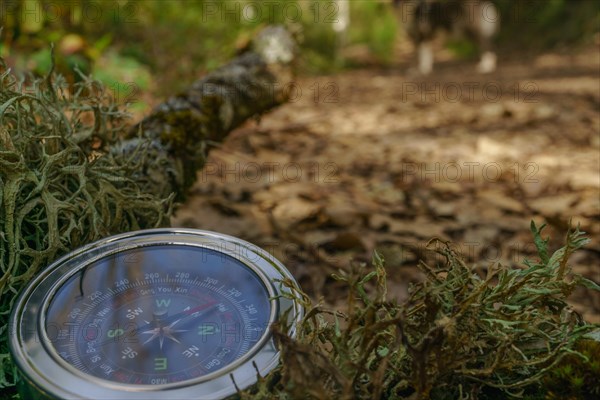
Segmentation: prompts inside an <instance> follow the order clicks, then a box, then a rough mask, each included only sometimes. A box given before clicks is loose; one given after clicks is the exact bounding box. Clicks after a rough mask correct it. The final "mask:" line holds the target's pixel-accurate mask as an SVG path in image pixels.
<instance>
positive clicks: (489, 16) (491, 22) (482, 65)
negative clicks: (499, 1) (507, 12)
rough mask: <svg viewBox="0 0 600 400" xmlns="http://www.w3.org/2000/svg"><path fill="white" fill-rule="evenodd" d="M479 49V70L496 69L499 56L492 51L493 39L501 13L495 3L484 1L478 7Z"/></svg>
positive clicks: (485, 71)
mask: <svg viewBox="0 0 600 400" xmlns="http://www.w3.org/2000/svg"><path fill="white" fill-rule="evenodd" d="M476 10H477V17H478V34H479V51H480V53H481V59H480V61H479V64H478V65H477V71H478V72H479V73H481V74H489V73H490V72H494V71H495V70H496V63H497V59H498V57H497V56H496V53H494V52H493V51H492V48H493V45H492V40H493V38H494V36H495V35H496V33H497V32H498V28H499V24H500V14H499V13H498V9H497V8H496V7H495V6H494V4H493V3H490V2H488V1H484V2H482V3H481V4H480V5H479V7H477V9H476Z"/></svg>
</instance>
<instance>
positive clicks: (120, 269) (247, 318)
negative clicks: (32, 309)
mask: <svg viewBox="0 0 600 400" xmlns="http://www.w3.org/2000/svg"><path fill="white" fill-rule="evenodd" d="M142 265H143V267H141V266H142ZM142 271H143V272H142ZM269 298H270V293H269V291H268V289H267V286H266V285H265V283H264V282H263V281H262V280H261V278H260V277H259V276H258V275H257V274H256V273H254V272H253V271H251V270H250V269H249V268H248V267H246V266H245V265H244V264H242V263H241V262H239V261H237V260H235V259H234V258H232V257H230V256H226V255H224V254H221V253H218V252H216V251H214V250H211V249H206V248H202V247H191V246H165V245H163V246H152V247H145V248H141V249H133V250H129V251H124V252H122V253H119V254H118V255H113V256H109V257H106V258H104V259H101V260H99V261H96V262H95V263H93V264H91V265H89V266H87V267H85V268H83V269H81V270H79V271H77V272H76V273H75V274H74V275H73V276H72V277H71V278H70V279H69V280H68V281H67V282H65V283H64V284H63V285H62V286H61V287H60V288H59V289H58V290H57V292H56V294H54V296H53V298H52V299H51V300H50V302H49V307H48V311H47V314H46V321H45V328H46V333H47V335H48V337H49V339H50V342H51V343H52V346H53V347H54V349H55V350H56V352H57V353H58V354H59V355H60V357H61V358H62V359H63V360H64V361H66V362H67V363H69V364H70V365H72V366H75V367H76V368H78V369H79V370H81V371H83V372H85V373H87V374H90V375H93V376H96V377H98V378H102V379H108V380H111V381H116V382H122V383H130V384H139V385H155V384H167V383H174V382H180V381H184V380H189V379H193V378H198V377H202V376H204V375H207V374H210V373H212V372H215V371H217V370H219V369H221V368H223V367H224V366H227V365H230V364H231V363H232V362H233V361H235V360H237V359H239V358H240V357H242V356H244V355H245V354H248V352H249V351H250V349H252V348H253V347H254V346H255V345H256V344H257V343H258V342H259V341H260V339H261V338H262V337H263V336H264V334H265V332H266V331H267V327H268V324H269V321H270V316H271V304H270V300H269ZM74 339H75V340H74Z"/></svg>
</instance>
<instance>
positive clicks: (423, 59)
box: [418, 42, 433, 75]
mask: <svg viewBox="0 0 600 400" xmlns="http://www.w3.org/2000/svg"><path fill="white" fill-rule="evenodd" d="M418 46H419V48H418V51H419V72H420V73H421V74H422V75H429V74H430V73H431V71H433V49H432V48H431V42H421V43H419V45H418Z"/></svg>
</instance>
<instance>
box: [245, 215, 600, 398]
mask: <svg viewBox="0 0 600 400" xmlns="http://www.w3.org/2000/svg"><path fill="white" fill-rule="evenodd" d="M531 229H532V233H533V235H534V242H535V244H536V245H537V248H538V253H539V255H540V261H538V262H531V261H526V262H525V267H524V268H507V267H503V266H496V267H495V268H490V269H489V270H488V271H487V274H486V275H485V276H483V275H480V274H479V273H477V271H474V270H473V269H471V268H469V267H468V266H467V265H465V263H464V262H463V261H462V258H461V256H460V255H459V254H458V253H456V251H455V250H454V249H453V247H452V245H451V244H450V243H443V242H440V241H439V240H433V241H431V242H430V245H429V247H430V248H431V249H432V250H433V251H435V252H437V253H439V254H441V255H442V256H444V258H445V260H446V262H445V264H444V265H440V266H429V265H426V264H424V263H421V265H420V267H421V270H422V271H423V272H424V274H425V276H426V278H425V280H424V281H423V282H421V283H419V284H416V285H412V286H411V288H410V290H409V298H408V300H407V301H406V302H403V303H401V304H400V303H398V302H397V301H395V299H394V298H390V296H389V295H388V294H387V292H386V280H385V276H386V270H385V268H384V261H383V259H382V258H381V257H380V256H379V255H377V254H375V257H374V258H373V263H372V264H373V266H372V267H368V266H354V267H353V268H351V269H350V270H349V271H347V272H343V273H340V274H339V275H338V276H336V279H338V280H341V281H343V282H344V283H345V284H346V287H347V289H348V291H347V293H348V297H347V300H346V309H347V310H346V311H345V312H341V311H339V310H338V311H336V310H330V309H327V308H326V307H324V306H323V305H321V304H317V305H313V304H311V302H310V301H308V300H307V297H306V296H302V297H301V298H300V299H299V301H301V302H303V303H304V305H305V307H306V308H307V310H308V312H307V313H306V316H305V318H304V320H303V322H302V324H301V325H300V327H299V334H298V338H297V339H295V340H292V339H291V338H289V337H288V336H287V335H286V334H285V331H286V327H280V328H278V329H276V330H275V333H276V336H277V338H278V341H279V344H280V347H281V353H282V361H283V362H282V364H281V367H280V368H279V370H278V371H277V372H276V373H275V374H273V375H271V376H269V377H266V378H263V379H261V380H260V383H259V385H258V386H257V387H255V388H253V389H250V390H248V391H246V392H243V393H240V396H241V397H242V398H243V399H250V398H278V399H280V398H281V399H296V398H311V399H331V398H338V399H378V398H386V399H387V398H389V399H410V400H416V399H434V400H446V399H448V400H449V399H506V398H510V397H513V396H514V397H519V396H521V397H522V396H528V398H530V399H534V398H538V399H542V398H546V397H548V398H586V397H585V396H590V395H591V394H590V393H592V392H593V391H598V384H597V382H598V379H597V378H598V362H597V351H598V343H599V342H598V341H594V342H593V343H594V344H593V345H592V347H591V348H590V347H589V346H590V345H589V344H588V342H589V339H587V337H586V335H588V334H589V333H590V332H592V331H597V330H598V329H599V328H600V327H599V326H598V325H593V324H588V323H585V321H583V320H582V319H581V317H580V316H579V315H578V314H577V313H576V312H575V311H573V309H572V308H571V307H570V306H569V305H568V302H567V299H568V296H569V294H570V293H571V292H572V291H573V289H574V288H575V287H577V286H584V287H587V288H589V289H591V290H600V287H599V286H598V285H597V284H595V283H594V282H592V281H589V280H587V279H585V278H583V277H581V276H579V275H575V274H572V272H571V271H570V269H569V267H568V257H569V255H571V254H572V253H573V252H574V251H576V250H577V249H579V248H580V247H582V246H583V245H584V244H585V243H587V241H588V240H587V239H586V238H585V237H583V233H582V232H580V231H579V229H573V230H570V231H569V233H568V235H567V238H566V242H567V243H566V245H565V246H564V247H563V248H561V249H559V250H557V251H556V252H554V254H553V255H552V256H550V255H549V254H548V248H547V245H548V241H547V240H545V239H542V236H541V231H542V229H543V226H542V227H540V228H539V229H538V228H537V227H536V226H535V224H533V223H532V228H531ZM582 346H583V347H582ZM592 352H593V353H592ZM594 357H596V358H594ZM557 376H558V377H560V379H562V381H564V382H565V384H564V385H563V384H562V383H558V382H560V381H557V380H556V377H557ZM548 382H554V383H555V384H553V385H548ZM567 388H569V389H567ZM582 394H585V396H584V397H577V396H578V395H582ZM563 395H567V396H571V397H561V396H563ZM573 396H574V397H573Z"/></svg>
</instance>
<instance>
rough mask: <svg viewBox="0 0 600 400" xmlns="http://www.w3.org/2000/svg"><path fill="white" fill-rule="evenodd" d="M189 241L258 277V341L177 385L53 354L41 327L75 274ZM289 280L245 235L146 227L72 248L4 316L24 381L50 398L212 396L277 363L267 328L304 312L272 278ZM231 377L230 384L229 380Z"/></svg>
mask: <svg viewBox="0 0 600 400" xmlns="http://www.w3.org/2000/svg"><path fill="white" fill-rule="evenodd" d="M169 245H174V246H182V245H183V246H192V247H202V248H207V249H210V250H213V251H216V252H220V253H223V254H225V255H227V256H230V257H232V258H234V259H235V260H237V261H239V262H241V263H242V264H243V265H244V266H245V267H246V268H248V269H250V270H251V272H252V273H254V274H256V276H258V277H259V279H260V281H261V282H262V283H263V284H264V287H265V289H266V290H267V292H268V294H269V296H270V304H271V310H270V315H269V327H268V328H267V329H266V330H265V332H264V333H263V335H262V337H261V338H260V340H259V341H258V342H257V343H256V344H255V345H253V346H252V348H251V349H250V350H249V351H248V352H247V353H246V354H245V355H244V356H242V357H240V358H239V359H237V360H235V361H233V362H231V363H230V364H228V365H226V366H224V367H223V368H220V369H218V370H216V371H214V372H211V373H209V374H207V375H204V376H201V377H198V378H194V379H190V380H185V381H181V382H175V383H168V384H157V385H133V384H124V383H118V382H113V381H110V380H107V379H102V378H98V377H95V376H93V375H90V374H87V373H85V372H84V371H81V370H79V369H77V368H76V367H74V366H72V365H70V364H69V363H68V362H67V361H65V360H64V359H62V357H60V355H59V354H58V353H57V351H56V349H55V348H54V346H53V344H52V343H51V341H50V338H49V337H48V334H47V332H46V329H45V326H46V325H45V322H46V312H47V310H48V307H49V305H50V303H51V301H52V299H53V296H54V295H55V294H56V292H57V291H58V290H59V289H60V288H61V287H62V286H63V285H64V284H65V282H67V281H68V280H69V279H70V278H71V277H72V276H73V274H75V273H77V272H78V271H80V270H81V269H82V268H86V267H87V266H89V265H91V264H93V263H94V262H95V261H98V260H101V259H103V258H105V257H109V256H114V255H116V254H119V253H121V252H125V251H128V250H131V249H139V248H143V247H148V246H169ZM283 279H289V280H291V281H292V282H294V284H295V285H296V287H297V284H296V283H295V280H294V278H293V277H292V275H291V274H290V273H289V271H287V269H286V268H285V267H284V266H283V265H282V264H281V263H280V262H279V261H278V260H276V259H275V258H274V257H273V256H272V255H271V254H269V253H268V252H266V251H265V250H263V249H260V248H259V247H257V246H255V245H253V244H251V243H249V242H246V241H244V240H241V239H238V238H235V237H232V236H229V235H224V234H220V233H215V232H209V231H201V230H194V229H183V228H170V229H150V230H143V231H136V232H129V233H125V234H121V235H117V236H112V237H109V238H106V239H103V240H100V241H98V242H95V243H92V244H90V245H88V246H85V247H82V248H80V249H77V250H75V251H74V252H73V253H70V254H67V255H65V256H63V257H62V258H60V259H59V260H57V261H55V262H54V263H53V264H51V265H50V266H49V267H47V268H46V269H45V270H43V271H42V272H41V273H40V274H39V275H38V276H37V277H36V278H35V279H34V280H33V281H32V282H31V283H30V284H29V285H28V286H27V288H26V289H25V290H24V291H23V293H22V294H21V295H20V297H19V298H18V300H17V303H16V304H15V306H14V309H13V313H12V315H11V320H10V327H9V329H10V331H9V332H10V338H9V344H10V350H11V353H12V355H13V359H14V360H15V362H16V364H17V366H18V368H19V371H20V372H21V374H23V375H24V378H25V381H26V382H28V384H29V385H30V386H34V389H35V391H36V392H38V393H40V394H41V396H42V397H43V396H46V397H50V398H69V399H70V398H102V399H107V400H108V399H124V398H127V399H165V398H169V399H189V398H195V399H215V398H223V397H227V396H229V395H232V394H234V393H236V391H237V389H236V385H237V387H239V388H240V389H243V388H246V387H248V386H251V385H252V384H254V383H256V380H257V372H258V373H260V374H261V375H262V376H264V375H265V374H267V373H268V372H269V371H271V370H272V369H273V368H274V367H275V366H277V364H278V362H279V350H278V349H277V347H276V345H275V342H274V340H273V337H272V334H271V332H270V329H269V328H270V326H271V325H272V324H273V323H274V322H276V321H277V320H278V319H279V318H280V317H281V316H282V315H284V313H286V310H289V312H287V318H288V325H289V326H290V327H291V328H290V331H289V332H288V333H289V334H290V335H291V336H295V324H296V323H297V322H298V321H299V320H300V318H302V314H303V310H302V307H301V306H300V305H299V304H298V302H296V301H294V300H293V297H294V296H293V295H294V293H292V292H293V291H294V289H291V288H288V287H286V286H283V285H281V284H277V283H276V282H277V281H281V280H283ZM234 381H235V384H234Z"/></svg>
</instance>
